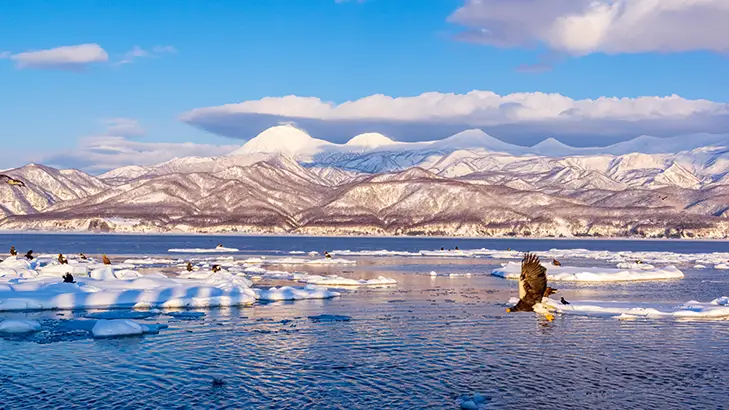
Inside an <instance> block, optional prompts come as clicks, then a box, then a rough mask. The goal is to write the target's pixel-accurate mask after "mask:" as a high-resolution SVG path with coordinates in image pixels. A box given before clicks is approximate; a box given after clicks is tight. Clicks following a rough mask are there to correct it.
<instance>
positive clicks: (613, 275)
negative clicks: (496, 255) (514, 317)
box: [491, 262, 683, 282]
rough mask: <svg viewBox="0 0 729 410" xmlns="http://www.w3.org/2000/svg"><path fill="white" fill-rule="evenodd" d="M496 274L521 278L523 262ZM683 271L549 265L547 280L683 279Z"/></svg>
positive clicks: (621, 280)
mask: <svg viewBox="0 0 729 410" xmlns="http://www.w3.org/2000/svg"><path fill="white" fill-rule="evenodd" d="M491 274H492V275H494V276H500V277H502V278H506V279H519V275H520V274H521V263H517V262H509V263H507V264H505V265H504V266H502V267H500V268H496V269H494V270H493V271H491ZM681 278H683V272H681V271H680V270H678V269H677V268H676V267H675V266H666V267H664V268H652V269H641V268H633V269H620V268H617V269H614V268H581V267H566V266H548V267H547V280H554V281H573V282H624V281H634V280H654V279H681Z"/></svg>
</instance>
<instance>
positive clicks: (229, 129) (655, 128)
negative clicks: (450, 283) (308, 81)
mask: <svg viewBox="0 0 729 410" xmlns="http://www.w3.org/2000/svg"><path fill="white" fill-rule="evenodd" d="M181 119H182V120H183V121H184V122H186V123H188V124H191V125H193V126H196V127H198V128H201V129H204V130H207V131H210V132H213V133H216V134H219V135H223V136H227V137H231V138H240V139H249V138H251V137H253V136H255V135H256V134H258V133H259V132H261V131H263V130H264V129H266V128H268V127H270V126H273V125H277V124H281V123H293V124H295V125H296V126H298V127H300V128H302V129H305V130H306V131H307V132H309V133H310V134H311V135H313V136H316V137H318V138H324V139H329V140H331V141H334V142H344V141H346V140H347V139H348V138H351V137H352V136H354V135H357V134H359V133H363V132H380V133H383V134H385V135H388V136H391V137H394V138H395V139H398V140H401V141H418V140H425V139H438V138H443V137H444V136H448V135H451V134H453V133H455V132H459V131H462V130H464V129H470V128H480V129H483V130H484V131H486V132H488V133H490V134H492V135H494V136H496V137H498V138H500V139H503V140H506V141H509V142H513V143H519V144H534V143H537V142H539V141H541V140H543V139H544V138H546V137H556V138H558V139H559V140H560V141H563V142H566V143H569V144H572V145H576V146H595V145H607V144H610V143H614V142H616V141H621V140H625V139H629V138H634V137H636V136H638V135H641V134H648V135H654V136H676V135H681V134H690V133H699V132H706V133H718V132H725V130H726V129H727V127H728V126H729V104H726V103H721V102H713V101H708V100H688V99H685V98H682V97H679V96H677V95H671V96H666V97H638V98H608V97H601V98H597V99H583V100H574V99H572V98H569V97H566V96H563V95H560V94H546V93H541V92H535V93H514V94H509V95H498V94H496V93H493V92H490V91H471V92H469V93H466V94H451V93H448V94H446V93H437V92H430V93H424V94H421V95H419V96H414V97H390V96H386V95H380V94H377V95H371V96H368V97H364V98H361V99H358V100H354V101H347V102H344V103H341V104H336V103H332V102H326V101H322V100H321V99H319V98H315V97H299V96H293V95H290V96H285V97H266V98H262V99H260V100H250V101H244V102H241V103H237V104H227V105H221V106H214V107H205V108H198V109H195V110H192V111H189V112H187V113H184V114H183V115H182V116H181ZM585 137H590V138H585Z"/></svg>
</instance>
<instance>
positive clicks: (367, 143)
mask: <svg viewBox="0 0 729 410" xmlns="http://www.w3.org/2000/svg"><path fill="white" fill-rule="evenodd" d="M392 144H395V141H393V140H391V139H390V138H388V137H386V136H384V135H382V134H380V133H378V132H366V133H364V134H359V135H357V136H355V137H354V138H352V139H351V140H349V141H347V144H346V145H349V146H357V147H366V148H377V147H381V146H384V145H392Z"/></svg>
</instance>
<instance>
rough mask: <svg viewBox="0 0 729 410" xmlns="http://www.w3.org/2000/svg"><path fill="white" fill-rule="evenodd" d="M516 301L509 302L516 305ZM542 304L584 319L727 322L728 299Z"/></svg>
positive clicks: (728, 313) (551, 301)
mask: <svg viewBox="0 0 729 410" xmlns="http://www.w3.org/2000/svg"><path fill="white" fill-rule="evenodd" d="M516 302H518V299H517V298H512V299H511V300H509V303H510V304H516ZM542 303H543V304H545V305H546V306H548V307H549V308H551V309H553V310H555V311H556V312H558V313H561V314H565V315H569V314H575V315H584V316H606V317H614V318H618V319H621V320H630V319H640V318H645V319H662V318H678V319H729V297H726V296H723V297H721V298H718V299H714V300H712V301H711V302H697V301H695V300H692V301H689V302H686V303H684V304H681V305H678V306H662V305H661V304H658V303H637V302H616V301H574V300H571V301H570V304H569V305H563V304H561V303H560V302H559V301H557V300H553V299H549V298H544V300H543V301H542Z"/></svg>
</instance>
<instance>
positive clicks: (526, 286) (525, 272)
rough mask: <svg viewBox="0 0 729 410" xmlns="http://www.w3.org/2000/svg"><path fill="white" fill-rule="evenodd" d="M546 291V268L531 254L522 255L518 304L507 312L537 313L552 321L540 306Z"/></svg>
mask: <svg viewBox="0 0 729 410" xmlns="http://www.w3.org/2000/svg"><path fill="white" fill-rule="evenodd" d="M546 291H547V268H545V267H544V266H542V264H541V263H540V262H539V257H537V255H535V254H533V253H527V254H525V255H524V259H522V261H521V275H520V276H519V302H518V303H517V304H516V305H515V306H513V307H510V308H508V309H506V311H507V312H537V313H541V314H543V315H544V317H546V318H547V320H549V321H551V320H554V315H552V314H551V313H549V311H547V309H546V308H545V307H544V306H543V305H542V298H543V297H544V296H545V293H546Z"/></svg>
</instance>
